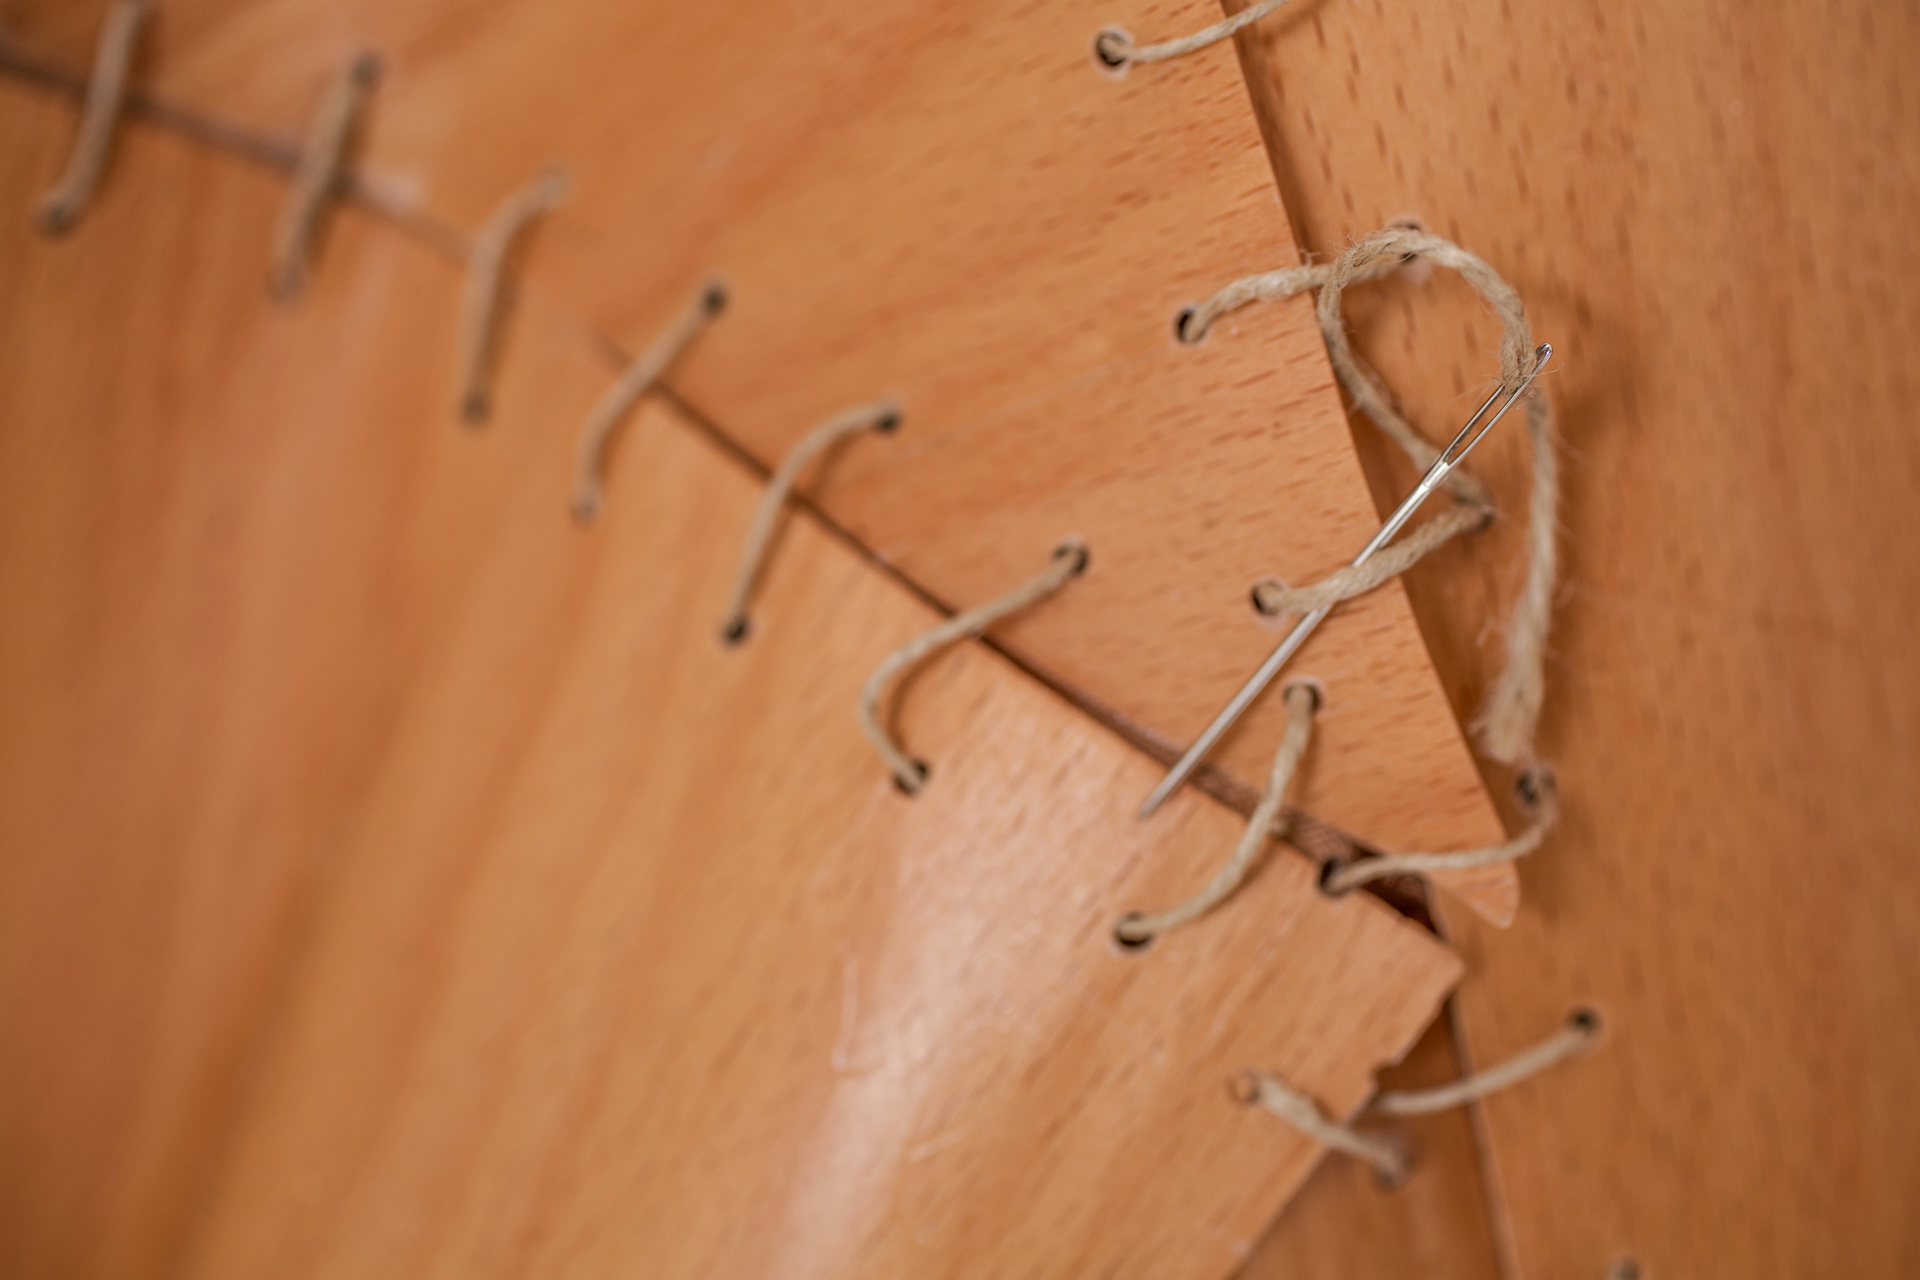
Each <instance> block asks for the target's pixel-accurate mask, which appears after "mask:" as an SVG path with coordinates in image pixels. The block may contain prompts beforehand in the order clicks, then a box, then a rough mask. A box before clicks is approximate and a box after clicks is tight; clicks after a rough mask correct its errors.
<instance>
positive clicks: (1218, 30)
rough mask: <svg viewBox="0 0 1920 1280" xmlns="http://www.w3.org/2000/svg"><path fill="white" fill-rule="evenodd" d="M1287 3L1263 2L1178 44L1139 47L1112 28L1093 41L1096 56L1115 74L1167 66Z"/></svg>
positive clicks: (1172, 41) (1284, 0) (1180, 39)
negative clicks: (1131, 66)
mask: <svg viewBox="0 0 1920 1280" xmlns="http://www.w3.org/2000/svg"><path fill="white" fill-rule="evenodd" d="M1285 3H1287V0H1260V2H1259V3H1258V4H1252V5H1248V6H1247V7H1246V8H1245V9H1242V10H1241V11H1240V12H1239V13H1236V14H1234V15H1233V16H1232V17H1231V18H1228V19H1227V20H1226V21H1225V22H1216V23H1214V24H1213V25H1212V26H1210V27H1207V28H1204V29H1203V30H1200V31H1196V32H1194V33H1193V34H1192V35H1190V36H1182V37H1180V38H1179V39H1178V40H1168V41H1165V42H1163V43H1161V44H1143V45H1136V44H1134V42H1133V37H1132V36H1130V35H1128V34H1127V33H1126V32H1124V31H1122V30H1121V29H1120V28H1118V27H1108V28H1107V29H1106V30H1104V31H1102V32H1101V33H1100V34H1099V35H1097V36H1095V37H1094V38H1093V56H1094V57H1095V58H1097V59H1099V61H1100V63H1101V65H1103V66H1107V67H1112V68H1114V69H1115V70H1118V69H1120V68H1123V67H1125V66H1126V65H1127V64H1128V63H1132V62H1165V61H1166V60H1167V59H1169V58H1180V57H1185V56H1186V55H1187V54H1189V53H1193V52H1195V51H1196V50H1199V49H1204V48H1206V47H1207V46H1208V45H1211V44H1218V43H1220V42H1221V41H1222V40H1225V39H1226V38H1228V37H1229V36H1231V35H1232V34H1233V33H1234V32H1236V31H1239V30H1240V29H1241V28H1243V27H1250V26H1252V25H1253V24H1254V23H1256V22H1258V21H1260V19H1262V18H1264V17H1266V16H1267V15H1268V14H1270V13H1272V12H1273V11H1274V10H1276V9H1278V8H1279V7H1280V6H1281V5H1283V4H1285Z"/></svg>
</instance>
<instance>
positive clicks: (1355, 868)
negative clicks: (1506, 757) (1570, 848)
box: [1320, 768, 1560, 895]
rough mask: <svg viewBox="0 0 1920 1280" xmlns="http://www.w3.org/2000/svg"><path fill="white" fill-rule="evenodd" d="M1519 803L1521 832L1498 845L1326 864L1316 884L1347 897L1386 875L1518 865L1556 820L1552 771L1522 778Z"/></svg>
mask: <svg viewBox="0 0 1920 1280" xmlns="http://www.w3.org/2000/svg"><path fill="white" fill-rule="evenodd" d="M1520 781H1521V786H1520V788H1519V790H1520V795H1521V802H1522V803H1523V804H1524V805H1525V806H1526V807H1527V809H1528V810H1529V815H1530V816H1529V818H1528V821H1527V825H1526V826H1525V827H1523V828H1522V829H1521V831H1520V834H1519V835H1517V836H1515V837H1513V838H1512V839H1511V840H1508V841H1506V842H1504V843H1502V844H1496V845H1489V846H1487V847H1486V848H1484V849H1468V850H1464V851H1462V852H1459V853H1391V854H1381V855H1379V856H1377V857H1370V858H1363V859H1361V860H1360V861H1358V862H1352V863H1348V864H1347V865H1345V866H1339V865H1337V864H1334V863H1328V864H1327V867H1326V871H1325V873H1324V875H1323V876H1322V879H1321V882H1320V883H1321V885H1322V887H1324V888H1325V889H1326V891H1327V892H1328V893H1331V894H1336V895H1338V894H1342V893H1346V892H1347V891H1348V890H1350V889H1356V888H1358V887H1359V886H1361V885H1363V884H1368V883H1371V882H1372V881H1375V880H1383V879H1385V878H1386V877H1388V876H1399V875H1412V876H1428V875H1431V874H1433V873H1434V872H1436V871H1462V870H1466V869H1468V868H1470V867H1485V866H1491V865H1492V864H1494V863H1496V862H1517V861H1519V860H1520V859H1521V858H1524V857H1526V856H1527V855H1528V854H1530V853H1532V852H1533V851H1534V850H1536V849H1538V848H1539V847H1540V845H1541V842H1542V841H1544V840H1545V839H1546V838H1547V833H1548V832H1550V831H1552V830H1553V828H1554V827H1555V826H1556V825H1557V824H1558V823H1559V821H1560V801H1559V795H1558V788H1557V786H1556V784H1555V782H1554V777H1553V773H1552V771H1551V770H1548V769H1545V768H1541V769H1537V770H1535V771H1533V772H1531V773H1528V774H1524V775H1522V777H1521V779H1520Z"/></svg>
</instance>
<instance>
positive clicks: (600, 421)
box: [572, 280, 727, 524]
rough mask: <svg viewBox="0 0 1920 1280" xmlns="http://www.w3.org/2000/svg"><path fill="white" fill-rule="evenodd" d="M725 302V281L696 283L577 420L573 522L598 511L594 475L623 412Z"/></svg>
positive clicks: (588, 519) (598, 491)
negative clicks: (682, 304)
mask: <svg viewBox="0 0 1920 1280" xmlns="http://www.w3.org/2000/svg"><path fill="white" fill-rule="evenodd" d="M726 306H727V290H726V286H725V285H723V284H721V283H720V282H719V281H717V280H713V281H709V282H708V283H706V284H704V285H702V286H701V288H700V291H699V293H697V294H695V295H694V297H693V300H692V301H690V302H688V303H687V305H686V306H685V307H684V308H683V309H682V310H681V312H680V314H679V315H678V316H676V317H674V319H673V321H672V322H671V323H670V324H668V325H667V327H666V328H665V329H664V330H662V331H661V333H660V336H659V337H657V338H655V339H654V340H653V343H652V345H650V346H648V347H647V349H646V350H645V351H642V352H641V353H640V355H639V357H638V358H637V359H635V360H634V362H633V363H632V364H630V365H628V366H627V370H626V372H625V373H623V374H621V375H620V378H619V380H618V381H616V382H615V383H614V384H613V385H612V386H611V387H609V388H607V391H606V394H604V395H602V396H601V397H600V399H599V401H598V402H597V403H596V404H595V405H594V406H593V409H592V410H591V411H590V412H589V413H588V414H587V419H586V421H585V422H583V423H581V424H580V435H579V438H578V440H577V441H576V442H575V444H574V450H573V502H572V509H573V518H574V519H575V520H577V521H579V522H580V523H581V524H589V523H591V522H592V521H593V518H594V517H595V516H597V515H598V514H600V503H601V500H602V497H603V494H602V491H601V485H600V478H601V473H602V471H603V469H604V468H605V465H606V452H607V444H608V441H609V440H611V439H612V437H613V433H614V431H615V430H616V429H617V428H618V427H619V426H620V424H621V423H622V422H623V421H625V419H626V416H627V413H628V411H629V410H631V409H632V408H633V406H634V404H635V403H636V402H638V401H639V399H640V397H641V396H643V395H645V394H646V393H647V392H648V391H649V390H651V389H652V387H653V385H654V384H655V383H657V382H658V381H660V377H661V375H662V374H664V373H666V371H667V368H668V366H669V365H671V364H672V363H673V362H674V360H675V359H676V358H677V357H678V356H679V355H680V353H681V352H682V351H684V350H685V349H686V347H687V345H688V344H689V343H691V342H692V341H693V340H694V338H695V337H696V336H698V335H699V333H700V331H701V330H702V329H705V328H706V327H707V325H708V323H709V322H711V321H712V320H713V318H714V317H715V316H717V315H719V314H720V313H721V312H722V311H724V310H725V309H726Z"/></svg>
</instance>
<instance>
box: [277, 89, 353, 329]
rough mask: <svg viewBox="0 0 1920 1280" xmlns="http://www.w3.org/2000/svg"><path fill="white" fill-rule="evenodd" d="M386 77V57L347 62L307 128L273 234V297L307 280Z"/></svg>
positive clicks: (292, 292) (291, 294)
mask: <svg viewBox="0 0 1920 1280" xmlns="http://www.w3.org/2000/svg"><path fill="white" fill-rule="evenodd" d="M379 81H380V60H379V59H378V58H376V57H375V56H374V55H372V54H371V53H363V54H361V55H359V56H358V57H356V58H354V59H353V61H351V62H349V63H348V64H347V65H346V66H345V67H343V68H342V69H341V71H340V73H339V74H338V75H336V76H335V77H334V79H333V83H332V84H330V85H328V86H327V92H326V96H325V97H323V98H322V99H321V101H320V108H319V110H317V111H315V112H314V114H313V121H312V123H311V124H310V125H309V126H308V129H307V142H306V146H305V147H304V148H302V149H301V152H300V162H299V164H298V165H297V166H296V167H295V169H294V173H293V187H292V190H291V191H290V192H289V193H288V195H287V203H286V205H285V207H283V208H282V209H281V211H280V222H279V225H278V226H277V227H276V228H275V229H274V236H273V269H272V275H271V278H270V283H271V286H272V290H273V296H274V297H276V298H278V299H280V300H281V301H283V302H284V301H289V300H291V299H293V298H297V297H299V296H300V293H301V292H302V291H303V290H304V289H305V288H306V285H307V264H308V262H309V260H310V259H311V256H312V253H313V242H314V238H315V236H316V235H317V233H318V231H319V228H320V221H321V218H322V217H323V216H324V214H325V212H326V209H327V206H328V205H329V204H330V203H332V200H333V198H334V197H335V196H336V195H338V194H339V192H340V188H341V186H342V182H343V179H344V177H345V174H344V173H343V170H344V168H345V166H346V162H347V152H348V150H349V149H350V148H351V147H352V145H353V141H354V138H355V136H356V135H357V134H358V133H359V130H360V120H361V117H362V116H363V115H364V114H365V112H366V106H367V99H368V98H369V97H370V96H371V94H372V92H373V87H374V86H375V85H376V84H378V83H379Z"/></svg>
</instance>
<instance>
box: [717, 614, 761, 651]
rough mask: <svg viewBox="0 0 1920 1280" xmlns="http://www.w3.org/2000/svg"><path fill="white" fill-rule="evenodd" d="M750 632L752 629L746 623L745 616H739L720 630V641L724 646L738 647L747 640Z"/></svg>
mask: <svg viewBox="0 0 1920 1280" xmlns="http://www.w3.org/2000/svg"><path fill="white" fill-rule="evenodd" d="M752 630H753V627H752V625H751V624H750V623H748V621H747V617H746V615H745V614H741V615H740V616H739V617H737V618H735V619H734V620H733V621H732V622H729V623H728V624H727V625H726V626H725V627H723V628H721V631H720V639H721V641H722V642H723V643H725V644H728V645H738V644H740V643H741V642H743V641H744V640H745V639H746V638H747V636H748V634H749V633H750V632H751V631H752Z"/></svg>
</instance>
